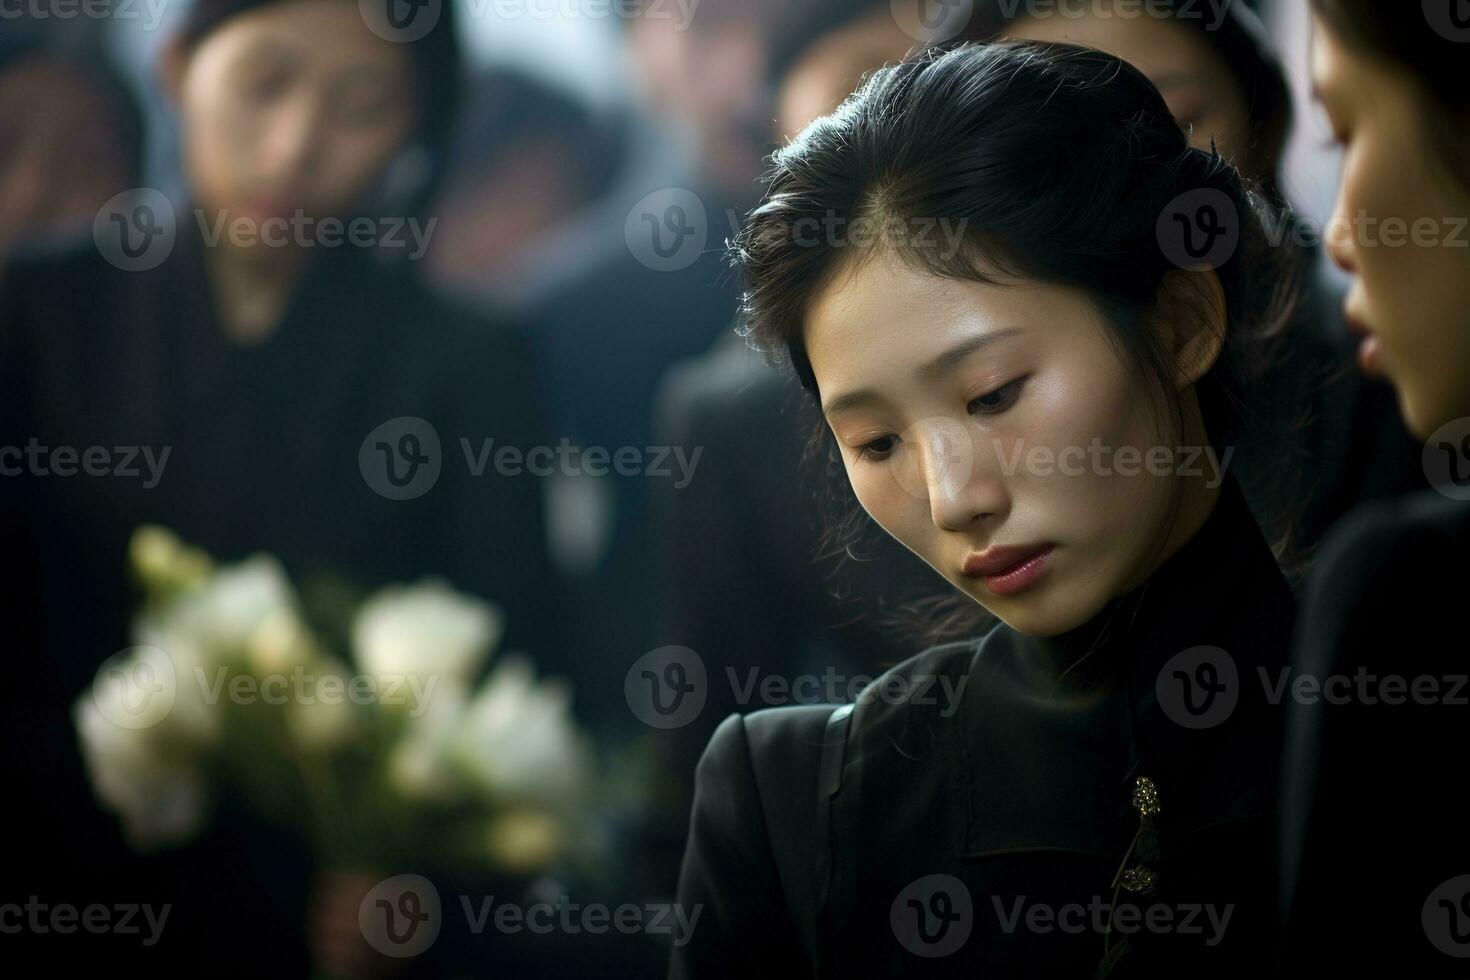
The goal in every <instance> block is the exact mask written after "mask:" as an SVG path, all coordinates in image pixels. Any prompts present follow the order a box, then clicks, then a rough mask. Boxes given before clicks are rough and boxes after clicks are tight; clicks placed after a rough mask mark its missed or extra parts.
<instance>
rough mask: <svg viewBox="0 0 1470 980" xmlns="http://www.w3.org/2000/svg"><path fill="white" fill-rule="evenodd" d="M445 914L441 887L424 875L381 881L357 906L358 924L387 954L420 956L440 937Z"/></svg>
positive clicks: (365, 935) (377, 948)
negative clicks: (442, 907)
mask: <svg viewBox="0 0 1470 980" xmlns="http://www.w3.org/2000/svg"><path fill="white" fill-rule="evenodd" d="M443 920H444V917H443V916H442V915H441V914H440V909H439V889H437V888H435V887H434V883H433V882H432V881H430V880H429V879H427V878H425V877H423V876H421V875H397V876H395V877H393V878H389V879H387V880H386V881H381V882H379V883H378V884H377V885H376V886H375V887H374V888H373V890H372V891H370V892H368V893H367V896H366V897H365V898H364V899H363V900H362V904H361V905H359V906H358V908H357V926H358V928H359V929H361V930H362V935H363V938H364V939H366V940H367V941H368V945H369V946H371V947H372V948H373V949H375V950H377V951H378V952H380V953H382V954H383V955H384V956H392V957H396V958H398V959H404V958H406V957H409V956H418V955H419V954H420V953H422V952H424V951H425V950H426V949H428V948H429V947H430V946H432V945H433V944H434V940H436V939H438V938H439V928H440V926H441V925H442V924H443Z"/></svg>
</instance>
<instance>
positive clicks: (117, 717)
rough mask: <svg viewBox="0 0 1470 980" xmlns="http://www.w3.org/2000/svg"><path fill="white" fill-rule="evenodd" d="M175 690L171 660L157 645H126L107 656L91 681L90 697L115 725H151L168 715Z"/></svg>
mask: <svg viewBox="0 0 1470 980" xmlns="http://www.w3.org/2000/svg"><path fill="white" fill-rule="evenodd" d="M178 690H179V682H178V673H177V672H176V671H175V670H174V662H173V659H172V658H171V657H169V655H168V654H167V653H164V652H163V651H162V650H160V649H159V648H158V647H153V646H139V647H129V648H128V649H126V650H123V651H122V652H120V653H118V654H115V655H114V656H112V657H109V658H108V660H107V662H106V663H104V664H103V665H102V667H101V669H100V670H98V671H97V676H96V678H95V679H93V681H92V700H93V702H94V703H95V704H96V705H97V710H98V711H99V712H101V713H102V717H104V718H106V719H107V720H108V721H110V722H112V723H113V724H114V725H117V726H118V727H119V728H132V729H140V728H152V727H153V726H154V725H156V724H158V723H159V722H161V721H163V720H164V719H165V718H167V717H168V714H169V712H170V711H172V710H173V707H174V698H175V697H176V696H177V694H178Z"/></svg>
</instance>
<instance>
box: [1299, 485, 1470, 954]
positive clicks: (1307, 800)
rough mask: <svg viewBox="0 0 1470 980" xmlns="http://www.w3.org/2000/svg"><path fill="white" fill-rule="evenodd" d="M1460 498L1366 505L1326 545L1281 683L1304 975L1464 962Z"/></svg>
mask: <svg viewBox="0 0 1470 980" xmlns="http://www.w3.org/2000/svg"><path fill="white" fill-rule="evenodd" d="M1467 558H1470V503H1466V502H1464V501H1458V500H1451V499H1447V498H1445V497H1443V496H1441V495H1440V494H1438V493H1436V492H1433V491H1425V492H1423V493H1420V494H1415V495H1412V496H1409V497H1404V498H1401V499H1399V500H1395V501H1392V502H1381V503H1377V504H1375V505H1373V506H1371V507H1365V508H1363V509H1362V510H1361V511H1360V512H1358V513H1357V514H1355V515H1354V516H1353V517H1352V518H1351V519H1350V520H1348V521H1346V522H1344V524H1343V525H1341V526H1340V527H1339V528H1338V529H1337V530H1336V531H1335V532H1334V534H1333V535H1332V536H1331V537H1330V538H1329V539H1328V542H1327V543H1326V544H1325V545H1324V546H1323V551H1322V557H1321V561H1320V563H1319V565H1318V567H1317V569H1316V571H1315V572H1314V573H1313V577H1312V578H1311V579H1310V581H1309V582H1308V588H1307V589H1306V591H1305V592H1304V594H1303V604H1302V617H1301V621H1300V623H1299V628H1298V632H1297V636H1296V639H1295V646H1294V650H1293V658H1292V665H1291V666H1292V673H1291V681H1292V684H1293V685H1296V684H1302V685H1304V686H1303V687H1301V688H1300V689H1294V688H1292V687H1288V688H1287V689H1286V691H1287V694H1286V704H1287V711H1288V729H1287V747H1286V754H1285V761H1284V782H1283V791H1282V794H1283V795H1282V804H1283V828H1284V837H1283V842H1282V859H1283V871H1284V877H1283V896H1282V897H1283V900H1284V905H1285V913H1286V938H1287V948H1288V953H1289V959H1288V964H1289V967H1290V968H1291V969H1292V970H1294V971H1296V972H1295V973H1294V974H1293V975H1300V976H1333V975H1338V976H1344V975H1348V974H1349V973H1351V974H1352V975H1361V976H1373V975H1377V976H1403V977H1410V976H1412V977H1415V978H1420V977H1426V978H1427V977H1464V976H1466V975H1467V971H1470V967H1467V965H1466V964H1467V962H1470V960H1467V959H1466V957H1467V956H1470V901H1467V898H1466V896H1467V895H1470V878H1467V877H1465V876H1467V875H1470V825H1467V821H1466V819H1465V802H1466V793H1467V772H1466V763H1465V741H1466V734H1467V732H1470V683H1467V675H1470V658H1467V656H1466V654H1467V652H1470V641H1467V631H1466V624H1465V602H1466V599H1467V597H1470V565H1467Z"/></svg>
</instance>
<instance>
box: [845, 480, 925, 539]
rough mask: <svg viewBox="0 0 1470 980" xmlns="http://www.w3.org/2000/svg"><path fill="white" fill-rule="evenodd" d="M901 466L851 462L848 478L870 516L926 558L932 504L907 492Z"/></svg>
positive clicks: (860, 502)
mask: <svg viewBox="0 0 1470 980" xmlns="http://www.w3.org/2000/svg"><path fill="white" fill-rule="evenodd" d="M896 465H898V464H897V463H887V462H879V463H873V462H851V461H849V462H847V463H846V468H847V479H848V482H849V483H850V484H851V485H852V492H853V496H855V497H856V498H857V501H858V503H859V504H861V505H862V508H863V510H865V511H866V512H867V514H868V516H869V517H871V518H872V519H873V521H874V523H876V524H877V525H878V526H879V527H881V528H882V529H883V530H884V531H886V532H888V533H889V534H890V535H892V536H893V537H894V538H895V539H897V540H898V541H899V542H900V543H901V544H903V545H904V546H905V547H907V548H909V549H910V550H911V551H914V552H917V553H918V554H920V556H921V557H922V556H923V549H922V547H921V545H922V543H923V540H924V535H925V530H926V527H927V528H929V529H932V528H933V526H934V525H933V523H932V521H931V517H930V513H929V508H928V503H927V501H924V500H921V499H920V498H918V497H916V496H914V495H913V494H911V493H909V492H908V491H907V490H905V489H904V487H903V485H902V484H901V482H900V481H899V480H898V479H897V478H896V477H895V475H894V472H893V469H892V467H893V466H896Z"/></svg>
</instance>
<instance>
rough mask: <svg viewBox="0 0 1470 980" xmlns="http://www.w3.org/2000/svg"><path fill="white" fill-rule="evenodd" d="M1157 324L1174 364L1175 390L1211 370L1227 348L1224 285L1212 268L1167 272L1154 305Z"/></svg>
mask: <svg viewBox="0 0 1470 980" xmlns="http://www.w3.org/2000/svg"><path fill="white" fill-rule="evenodd" d="M1155 318H1156V319H1155V325H1156V328H1157V329H1158V331H1159V339H1160V341H1161V342H1162V343H1163V345H1164V352H1165V354H1166V355H1167V356H1168V362H1169V364H1170V365H1172V367H1173V378H1172V380H1173V382H1174V387H1175V389H1176V390H1180V391H1182V390H1184V389H1185V388H1188V387H1189V386H1190V385H1193V384H1195V383H1196V382H1197V381H1199V379H1200V378H1203V377H1204V376H1205V375H1206V374H1207V373H1209V370H1210V368H1212V367H1214V366H1215V361H1216V360H1218V359H1219V357H1220V351H1221V350H1223V349H1224V347H1225V330H1226V323H1227V320H1226V311H1225V287H1224V286H1222V285H1221V284H1220V277H1219V276H1217V275H1216V274H1215V272H1214V270H1212V269H1205V270H1202V271H1199V272H1189V271H1185V270H1181V269H1175V270H1173V271H1171V272H1168V273H1166V274H1165V275H1164V281H1163V282H1162V283H1160V284H1159V296H1158V301H1157V303H1156V304H1155Z"/></svg>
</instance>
